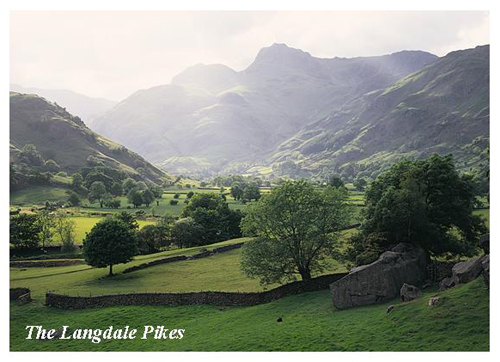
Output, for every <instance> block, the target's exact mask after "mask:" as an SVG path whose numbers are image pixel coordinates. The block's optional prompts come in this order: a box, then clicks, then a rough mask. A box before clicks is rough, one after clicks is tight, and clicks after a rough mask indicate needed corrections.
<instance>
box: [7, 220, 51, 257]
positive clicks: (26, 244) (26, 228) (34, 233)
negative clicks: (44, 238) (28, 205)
mask: <svg viewBox="0 0 500 362" xmlns="http://www.w3.org/2000/svg"><path fill="white" fill-rule="evenodd" d="M42 229H43V228H42V224H41V223H40V220H39V218H38V215H36V214H26V213H20V214H19V215H15V216H11V218H10V243H11V244H12V245H13V246H14V248H16V249H20V250H30V249H35V248H37V247H38V245H39V244H40V241H41V234H42Z"/></svg>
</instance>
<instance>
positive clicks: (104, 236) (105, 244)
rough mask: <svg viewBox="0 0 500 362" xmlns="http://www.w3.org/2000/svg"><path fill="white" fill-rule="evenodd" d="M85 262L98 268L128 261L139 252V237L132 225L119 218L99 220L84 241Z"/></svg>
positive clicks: (111, 268)
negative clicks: (131, 227)
mask: <svg viewBox="0 0 500 362" xmlns="http://www.w3.org/2000/svg"><path fill="white" fill-rule="evenodd" d="M83 251H84V257H85V262H86V263H87V264H89V265H91V266H93V267H96V268H106V267H108V266H109V276H112V275H113V265H116V264H121V263H127V262H129V261H130V260H132V257H133V256H134V255H136V254H137V238H136V236H135V235H134V232H133V231H132V230H131V229H130V226H129V225H127V224H126V223H124V222H123V221H121V220H118V219H117V218H106V219H104V220H102V221H100V222H98V223H97V224H96V225H95V226H94V227H93V228H92V230H90V233H88V234H87V236H86V237H85V240H84V241H83Z"/></svg>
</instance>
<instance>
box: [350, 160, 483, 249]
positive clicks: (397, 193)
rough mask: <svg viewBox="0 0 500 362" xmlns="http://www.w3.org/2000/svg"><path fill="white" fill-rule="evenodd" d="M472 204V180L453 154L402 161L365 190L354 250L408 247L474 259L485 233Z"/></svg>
mask: <svg viewBox="0 0 500 362" xmlns="http://www.w3.org/2000/svg"><path fill="white" fill-rule="evenodd" d="M474 204H475V195H474V185H473V183H472V181H471V177H470V176H468V175H460V174H459V173H458V171H457V170H456V168H455V165H454V162H453V158H452V156H451V155H447V156H439V155H433V156H431V157H430V158H428V159H426V160H417V161H408V160H405V161H401V162H399V163H397V164H395V165H393V166H392V167H391V168H390V170H389V171H387V172H386V173H384V174H382V175H380V176H379V177H378V178H377V179H376V180H375V181H374V182H373V183H372V184H371V186H370V188H369V189H368V190H367V192H366V212H365V220H364V222H363V223H362V226H361V232H360V235H359V236H358V237H356V238H355V239H354V244H355V248H357V250H358V252H360V251H362V250H363V249H366V248H369V247H371V248H372V249H373V248H374V247H375V248H379V249H380V251H383V250H387V249H389V248H390V247H391V246H393V245H395V244H397V243H400V242H406V243H412V244H418V245H420V246H422V247H423V248H424V249H425V250H427V251H428V252H429V253H430V254H431V255H443V254H447V253H451V254H455V255H471V254H473V253H474V252H475V251H476V247H477V245H478V240H479V236H480V235H481V234H483V233H485V232H486V227H485V223H484V220H482V219H481V217H479V216H477V215H473V214H472V211H473V207H474Z"/></svg>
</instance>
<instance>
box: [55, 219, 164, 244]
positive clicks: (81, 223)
mask: <svg viewBox="0 0 500 362" xmlns="http://www.w3.org/2000/svg"><path fill="white" fill-rule="evenodd" d="M69 219H70V220H72V221H74V222H75V244H77V245H81V244H82V243H83V239H84V238H85V234H86V233H88V232H90V230H91V229H92V228H93V227H94V225H95V224H97V223H98V222H99V221H101V220H102V219H103V217H98V216H72V217H70V218H69ZM137 223H138V224H139V228H142V227H143V226H146V225H152V224H154V223H155V222H154V221H149V220H138V221H137ZM60 244H61V243H60V240H57V237H56V238H55V240H54V245H60Z"/></svg>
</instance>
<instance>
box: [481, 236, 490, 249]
mask: <svg viewBox="0 0 500 362" xmlns="http://www.w3.org/2000/svg"><path fill="white" fill-rule="evenodd" d="M479 244H480V245H481V249H483V250H484V253H485V254H489V253H490V234H489V233H488V234H484V235H481V237H480V238H479Z"/></svg>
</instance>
